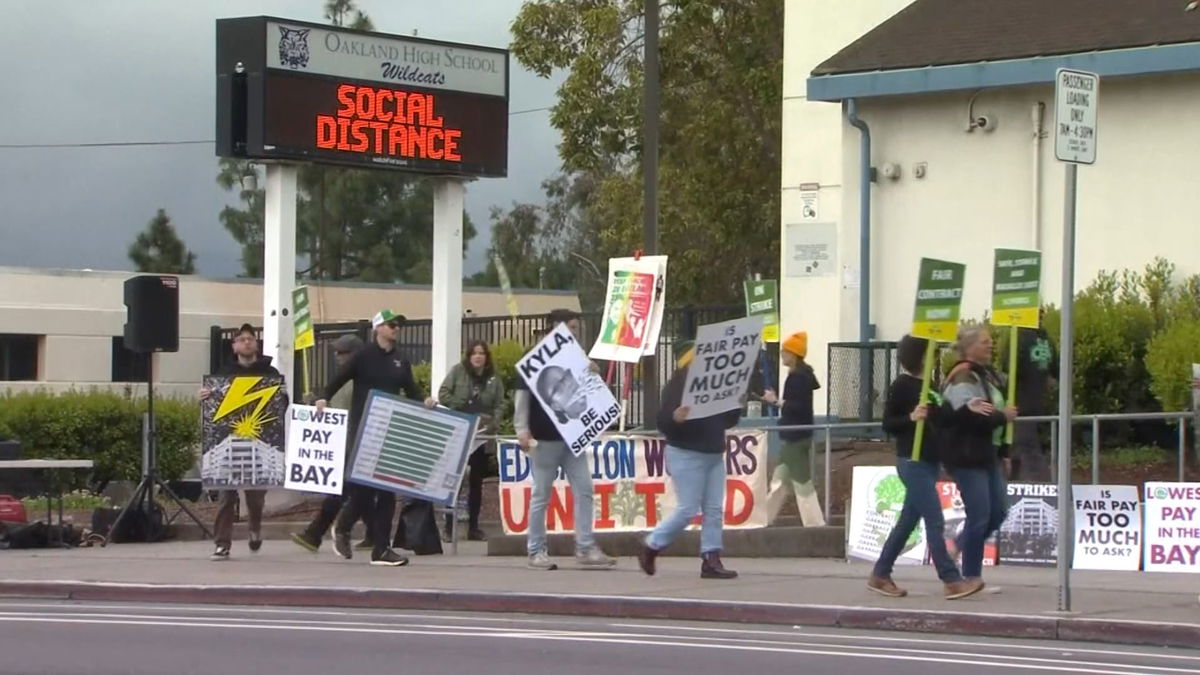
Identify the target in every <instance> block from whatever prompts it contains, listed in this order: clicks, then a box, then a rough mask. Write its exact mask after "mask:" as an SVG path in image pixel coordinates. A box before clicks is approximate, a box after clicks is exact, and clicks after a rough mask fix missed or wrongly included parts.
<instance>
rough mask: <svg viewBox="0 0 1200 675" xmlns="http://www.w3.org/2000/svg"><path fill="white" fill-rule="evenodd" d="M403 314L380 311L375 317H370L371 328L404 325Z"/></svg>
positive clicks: (385, 310) (387, 310)
mask: <svg viewBox="0 0 1200 675" xmlns="http://www.w3.org/2000/svg"><path fill="white" fill-rule="evenodd" d="M404 321H405V318H404V315H403V314H396V313H395V312H393V311H392V310H390V309H381V310H379V311H378V312H375V316H373V317H371V328H379V327H380V326H382V325H383V324H385V323H392V322H396V323H404Z"/></svg>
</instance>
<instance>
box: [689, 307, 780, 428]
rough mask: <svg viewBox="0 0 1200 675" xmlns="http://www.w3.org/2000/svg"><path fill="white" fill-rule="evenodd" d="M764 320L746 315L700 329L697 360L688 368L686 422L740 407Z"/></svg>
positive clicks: (754, 360) (752, 367)
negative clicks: (687, 409)
mask: <svg viewBox="0 0 1200 675" xmlns="http://www.w3.org/2000/svg"><path fill="white" fill-rule="evenodd" d="M762 332H763V318H762V316H761V315H759V316H748V317H746V318H744V319H734V320H733V321H725V322H722V323H712V324H708V325H707V326H700V328H699V330H697V331H696V357H695V359H694V360H693V361H692V363H691V365H690V366H688V374H687V380H685V381H684V384H683V401H682V405H685V406H688V407H689V408H690V410H689V411H688V419H690V420H695V419H701V418H704V417H712V416H713V415H719V414H721V413H723V412H728V411H730V410H736V409H738V408H740V407H742V403H741V401H740V400H739V399H741V397H742V394H744V393H746V389H747V388H748V387H749V386H750V376H751V375H753V374H754V366H755V364H756V363H757V359H758V352H759V350H760V349H761V348H762Z"/></svg>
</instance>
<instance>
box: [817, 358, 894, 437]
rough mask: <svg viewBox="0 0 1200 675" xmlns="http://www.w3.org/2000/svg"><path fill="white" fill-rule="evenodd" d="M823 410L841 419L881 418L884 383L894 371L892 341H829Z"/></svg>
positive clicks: (886, 382)
mask: <svg viewBox="0 0 1200 675" xmlns="http://www.w3.org/2000/svg"><path fill="white" fill-rule="evenodd" d="M828 364H829V372H828V375H827V377H826V380H825V381H826V410H828V411H829V415H830V416H832V417H836V418H838V419H842V420H855V421H857V422H873V421H877V420H881V419H883V404H884V398H885V397H886V396H887V389H888V385H889V384H890V383H891V381H892V380H893V379H895V377H896V374H897V370H898V369H897V365H896V343H895V342H831V343H829V361H828Z"/></svg>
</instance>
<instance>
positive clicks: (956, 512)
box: [927, 480, 999, 567]
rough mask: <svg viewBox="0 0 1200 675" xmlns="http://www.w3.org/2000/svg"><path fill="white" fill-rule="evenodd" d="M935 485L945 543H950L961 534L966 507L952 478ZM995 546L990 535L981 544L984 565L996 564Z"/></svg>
mask: <svg viewBox="0 0 1200 675" xmlns="http://www.w3.org/2000/svg"><path fill="white" fill-rule="evenodd" d="M936 487H937V493H938V501H940V502H941V504H942V518H943V519H944V520H945V522H946V525H945V527H944V528H942V530H943V532H945V537H946V542H947V544H951V543H953V542H954V540H955V539H956V538H957V537H958V535H960V534H962V530H963V527H964V526H965V525H966V524H967V509H966V507H965V506H964V505H963V500H962V493H960V492H959V491H958V483H955V482H954V481H952V480H939V481H938V482H937V483H936ZM996 548H997V545H996V536H995V535H992V537H990V538H989V539H988V540H987V541H986V542H984V544H983V566H984V567H990V566H994V565H995V564H996V560H997V558H999V555H998V554H997V551H996ZM927 562H928V561H927Z"/></svg>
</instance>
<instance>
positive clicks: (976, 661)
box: [0, 616, 1195, 675]
mask: <svg viewBox="0 0 1200 675" xmlns="http://www.w3.org/2000/svg"><path fill="white" fill-rule="evenodd" d="M0 622H17V623H21V622H24V623H64V624H92V625H125V626H157V627H183V628H220V629H258V630H279V631H289V630H290V631H305V632H337V633H366V634H383V635H428V636H438V637H485V638H486V637H490V638H502V639H521V640H548V641H568V642H590V643H601V644H622V645H635V646H660V647H672V648H696V649H721V650H730V651H751V652H766V653H785V654H810V655H817V656H840V657H852V658H860V659H891V660H901V661H916V662H925V663H953V664H962V663H963V662H964V660H967V661H968V662H969V665H977V666H985V667H991V668H1007V669H1020V670H1038V671H1043V672H1045V671H1054V672H1075V673H1087V674H1095V675H1128V673H1130V672H1134V673H1143V672H1145V670H1146V669H1147V668H1148V667H1147V666H1140V665H1128V666H1127V665H1122V664H1097V663H1087V662H1072V663H1071V665H1069V666H1055V665H1046V664H1049V663H1063V661H1052V660H1050V659H1036V658H1022V657H1014V656H1000V657H996V656H993V655H981V654H965V653H954V652H943V654H945V655H946V656H948V657H949V658H935V657H934V656H933V654H936V652H920V653H921V654H923V655H921V656H917V655H910V654H904V653H897V652H899V651H905V652H916V651H918V650H888V649H883V648H877V647H875V648H867V649H870V650H872V651H884V652H888V653H883V654H876V653H870V654H868V653H862V652H853V651H829V650H828V645H813V646H815V647H826V649H801V648H798V647H795V646H785V645H783V644H782V643H772V644H773V645H778V646H758V645H749V644H713V643H697V642H679V641H677V640H671V639H670V636H666V637H667V639H655V640H649V639H645V638H644V637H642V636H637V639H630V638H625V637H616V636H611V635H604V634H595V635H592V634H583V633H569V632H558V631H545V632H511V631H510V632H478V631H461V630H458V631H444V630H429V629H428V628H415V629H398V628H365V627H351V626H313V625H290V624H282V623H281V624H262V623H249V624H248V623H244V622H243V623H236V622H224V623H213V622H198V621H161V620H159V621H146V620H129V619H103V620H96V619H87V618H60V617H54V616H0ZM655 637H658V636H655ZM738 642H747V641H745V640H738ZM851 648H852V646H849V645H847V646H846V647H844V649H851ZM988 657H991V658H1002V659H1004V660H1003V661H989V660H986V659H987V658H988ZM1012 661H1028V662H1039V663H1027V664H1026V663H1012ZM1084 665H1088V666H1091V665H1095V666H1104V667H1109V668H1121V669H1122V670H1099V669H1088V668H1081V667H1080V666H1084ZM1128 669H1136V670H1132V671H1131V670H1128ZM1150 669H1151V670H1154V671H1157V672H1181V673H1186V672H1195V671H1192V670H1181V669H1174V668H1161V667H1150Z"/></svg>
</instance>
